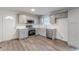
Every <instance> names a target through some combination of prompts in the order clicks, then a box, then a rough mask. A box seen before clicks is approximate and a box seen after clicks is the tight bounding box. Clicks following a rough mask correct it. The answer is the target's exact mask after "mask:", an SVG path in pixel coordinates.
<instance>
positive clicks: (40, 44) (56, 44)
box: [0, 36, 75, 51]
mask: <svg viewBox="0 0 79 59" xmlns="http://www.w3.org/2000/svg"><path fill="white" fill-rule="evenodd" d="M73 50H75V48H73V47H69V46H68V45H67V44H66V43H65V42H63V41H60V40H50V39H47V38H45V37H42V36H31V37H29V38H27V39H20V40H10V41H5V42H1V43H0V51H73Z"/></svg>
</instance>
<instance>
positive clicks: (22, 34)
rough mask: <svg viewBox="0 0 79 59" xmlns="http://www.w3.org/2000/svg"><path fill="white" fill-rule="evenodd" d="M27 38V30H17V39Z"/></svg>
mask: <svg viewBox="0 0 79 59" xmlns="http://www.w3.org/2000/svg"><path fill="white" fill-rule="evenodd" d="M27 37H28V29H19V39H23V38H27Z"/></svg>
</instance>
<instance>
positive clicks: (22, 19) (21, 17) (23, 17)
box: [19, 14, 38, 24]
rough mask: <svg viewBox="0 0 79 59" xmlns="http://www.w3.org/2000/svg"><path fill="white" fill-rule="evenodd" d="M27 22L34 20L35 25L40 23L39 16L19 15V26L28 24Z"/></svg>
mask: <svg viewBox="0 0 79 59" xmlns="http://www.w3.org/2000/svg"><path fill="white" fill-rule="evenodd" d="M27 20H34V24H37V23H38V16H35V15H21V14H20V15H19V24H26V23H27Z"/></svg>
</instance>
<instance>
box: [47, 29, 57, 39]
mask: <svg viewBox="0 0 79 59" xmlns="http://www.w3.org/2000/svg"><path fill="white" fill-rule="evenodd" d="M46 37H47V38H50V39H55V38H56V29H46Z"/></svg>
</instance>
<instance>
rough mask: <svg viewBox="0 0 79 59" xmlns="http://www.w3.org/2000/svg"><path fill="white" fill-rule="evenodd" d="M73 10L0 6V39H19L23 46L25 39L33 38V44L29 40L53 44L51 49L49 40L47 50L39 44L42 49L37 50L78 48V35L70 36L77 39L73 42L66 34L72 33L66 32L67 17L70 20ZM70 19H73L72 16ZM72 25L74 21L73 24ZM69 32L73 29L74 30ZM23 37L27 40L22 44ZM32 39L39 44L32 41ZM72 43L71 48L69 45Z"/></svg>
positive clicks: (67, 26)
mask: <svg viewBox="0 0 79 59" xmlns="http://www.w3.org/2000/svg"><path fill="white" fill-rule="evenodd" d="M41 10H42V11H41ZM74 10H76V9H73V8H61V7H60V8H58V7H56V8H55V7H50V8H46V7H36V8H31V7H26V8H23V9H22V8H20V7H14V8H0V22H1V23H0V26H1V28H0V32H1V33H0V42H7V41H12V40H13V41H12V42H14V41H17V40H19V41H20V43H22V45H23V47H25V45H26V44H27V43H28V40H29V39H33V40H34V41H33V42H35V43H33V42H32V41H30V42H32V44H35V45H38V46H39V45H40V43H41V44H43V45H44V46H45V44H46V43H45V41H43V40H41V39H46V40H47V41H46V42H47V44H48V42H49V41H50V43H51V44H52V45H53V44H54V45H53V46H55V48H52V45H50V43H49V48H50V49H49V48H48V46H46V47H42V46H43V45H41V46H39V47H41V48H42V49H40V48H39V47H38V48H39V49H40V50H43V49H44V50H55V49H56V50H74V48H76V47H78V46H77V44H78V41H77V40H78V38H77V36H76V37H75V36H73V37H74V38H77V40H76V41H75V40H74V39H73V40H72V39H71V36H70V35H71V34H72V32H71V31H70V29H71V26H72V24H70V23H71V21H70V20H68V19H71V20H72V18H71V17H72V16H73V15H74V13H73V14H72V13H71V12H72V11H74ZM26 11H27V12H26ZM49 11H50V12H49ZM77 11H78V10H77ZM74 12H75V11H74ZM46 13H47V14H46ZM75 13H76V12H75ZM76 14H77V13H76ZM69 17H70V18H69ZM73 18H75V16H74V17H73ZM72 21H73V20H72ZM76 25H77V24H75V25H74V27H75V26H76ZM73 32H75V29H74V31H73ZM75 34H76V33H75ZM35 38H37V39H40V38H41V39H40V40H41V41H40V42H39V40H36V39H35ZM23 40H25V41H26V42H27V43H26V42H25V43H26V44H25V43H23V42H24V41H23ZM19 41H18V42H19ZM21 41H22V42H21ZM36 41H37V42H38V43H39V44H38V43H36ZM42 42H44V43H42ZM52 42H53V43H52ZM55 42H56V43H55ZM10 44H11V43H10ZM16 44H17V43H16ZM28 44H29V43H28ZM28 44H27V45H28ZM55 44H57V45H55ZM6 45H7V44H6ZM18 45H19V44H18ZM62 45H64V46H62ZM1 46H2V44H1ZM30 46H32V45H30ZM50 46H51V47H50ZM65 46H66V47H65ZM72 46H73V47H74V48H72ZM28 47H29V46H28ZM32 47H33V46H32ZM3 48H4V47H3ZM29 48H30V47H29ZM36 48H37V47H36ZM30 49H31V48H30ZM39 49H37V50H39ZM12 50H13V49H12ZM26 50H27V49H26Z"/></svg>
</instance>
